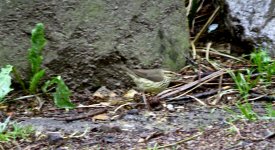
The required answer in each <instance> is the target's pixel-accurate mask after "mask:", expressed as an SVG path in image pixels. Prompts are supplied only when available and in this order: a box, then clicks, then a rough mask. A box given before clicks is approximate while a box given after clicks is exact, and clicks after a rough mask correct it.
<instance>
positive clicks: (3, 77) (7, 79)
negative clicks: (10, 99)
mask: <svg viewBox="0 0 275 150" xmlns="http://www.w3.org/2000/svg"><path fill="white" fill-rule="evenodd" d="M12 68H13V67H12V66H11V65H7V66H6V67H5V68H1V72H0V102H3V100H4V97H5V96H6V95H7V94H8V93H9V92H10V91H12V89H11V76H10V72H11V71H12Z"/></svg>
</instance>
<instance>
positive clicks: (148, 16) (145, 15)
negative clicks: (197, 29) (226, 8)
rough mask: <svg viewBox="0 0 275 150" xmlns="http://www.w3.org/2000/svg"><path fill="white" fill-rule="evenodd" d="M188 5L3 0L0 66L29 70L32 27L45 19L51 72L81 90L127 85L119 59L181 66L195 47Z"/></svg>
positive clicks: (172, 1) (135, 0)
mask: <svg viewBox="0 0 275 150" xmlns="http://www.w3.org/2000/svg"><path fill="white" fill-rule="evenodd" d="M184 6H185V5H184V1H182V0H165V1H164V0H128V1H125V0H116V1H112V0H70V1H58V0H48V1H40V0H33V1H30V0H13V1H6V0H1V2H0V67H3V66H4V65H6V64H11V65H14V66H16V67H17V68H18V70H19V72H20V73H22V74H23V75H24V76H27V75H28V74H29V65H28V62H27V50H28V48H30V37H31V30H32V29H33V28H34V27H35V24H36V23H43V24H44V25H45V27H46V39H47V45H46V47H45V49H44V51H43V55H44V64H43V67H44V68H46V74H47V75H48V77H49V76H53V75H54V76H56V75H61V76H62V78H63V79H64V80H65V83H66V84H68V86H69V88H70V89H73V90H75V91H77V92H79V93H81V92H83V91H85V90H90V91H91V90H95V89H96V88H98V87H101V86H104V85H106V86H107V87H108V88H111V89H113V88H116V87H125V82H124V81H125V79H127V78H128V77H127V75H126V74H125V73H124V72H122V71H121V70H118V69H117V68H116V67H115V64H126V65H127V66H129V67H140V68H167V69H170V70H179V69H180V68H182V67H183V66H184V65H185V57H188V48H189V33H188V27H187V20H186V17H185V15H186V14H185V7H184ZM126 84H127V83H126Z"/></svg>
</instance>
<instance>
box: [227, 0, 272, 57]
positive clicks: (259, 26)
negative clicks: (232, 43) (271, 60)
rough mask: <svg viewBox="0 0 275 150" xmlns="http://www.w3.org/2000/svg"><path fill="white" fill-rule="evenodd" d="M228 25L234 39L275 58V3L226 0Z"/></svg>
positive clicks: (268, 1) (260, 0) (259, 0)
mask: <svg viewBox="0 0 275 150" xmlns="http://www.w3.org/2000/svg"><path fill="white" fill-rule="evenodd" d="M225 2H226V4H227V6H228V18H227V24H228V25H229V27H230V29H231V31H232V34H233V36H234V37H236V38H238V40H240V41H241V42H243V43H245V44H248V45H249V47H252V49H253V48H264V49H266V50H267V51H268V52H269V54H270V55H271V56H273V57H274V56H275V28H274V25H275V1H274V0H265V1H262V0H253V1H251V0H234V1H232V0H225Z"/></svg>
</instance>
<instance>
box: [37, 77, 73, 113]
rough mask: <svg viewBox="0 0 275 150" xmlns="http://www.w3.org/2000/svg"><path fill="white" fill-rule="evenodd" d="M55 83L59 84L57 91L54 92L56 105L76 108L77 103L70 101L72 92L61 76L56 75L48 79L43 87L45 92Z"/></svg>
mask: <svg viewBox="0 0 275 150" xmlns="http://www.w3.org/2000/svg"><path fill="white" fill-rule="evenodd" d="M53 84H56V85H57V86H56V91H55V93H53V97H54V103H55V105H56V106H57V107H60V108H74V107H75V105H74V104H73V103H71V102H70V96H71V92H70V90H69V88H68V87H67V86H66V84H65V83H64V81H63V80H62V78H61V77H60V76H58V77H54V78H52V80H50V81H47V82H46V83H45V85H44V86H43V87H42V90H43V92H44V93H46V92H47V89H48V87H50V86H51V85H53Z"/></svg>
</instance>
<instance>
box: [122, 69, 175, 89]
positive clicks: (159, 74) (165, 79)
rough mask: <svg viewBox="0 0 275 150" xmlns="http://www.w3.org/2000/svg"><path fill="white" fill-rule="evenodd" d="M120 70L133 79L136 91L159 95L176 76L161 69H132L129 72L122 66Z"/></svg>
mask: <svg viewBox="0 0 275 150" xmlns="http://www.w3.org/2000/svg"><path fill="white" fill-rule="evenodd" d="M122 69H123V70H125V71H126V73H127V74H128V75H129V76H130V77H131V78H132V79H133V81H134V82H135V84H136V86H137V90H140V91H142V92H149V93H159V92H161V91H163V90H165V89H166V88H167V87H168V86H169V84H170V82H171V80H173V79H175V77H176V76H177V75H178V74H177V73H174V72H172V71H167V70H163V69H133V70H130V69H128V68H126V67H124V66H122Z"/></svg>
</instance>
